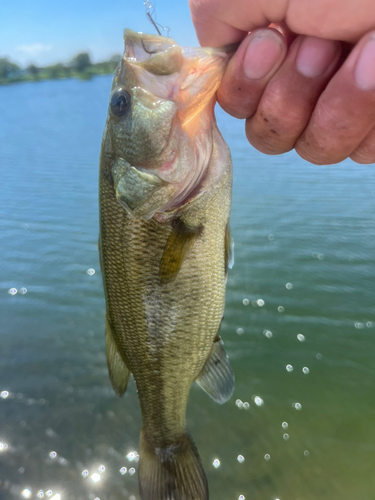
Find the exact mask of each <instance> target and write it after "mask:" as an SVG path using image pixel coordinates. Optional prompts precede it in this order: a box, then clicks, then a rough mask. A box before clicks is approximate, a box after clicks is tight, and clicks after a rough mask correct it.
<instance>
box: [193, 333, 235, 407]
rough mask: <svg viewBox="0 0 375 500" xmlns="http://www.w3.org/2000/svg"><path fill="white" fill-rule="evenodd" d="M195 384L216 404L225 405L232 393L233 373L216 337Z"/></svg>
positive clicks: (219, 340)
mask: <svg viewBox="0 0 375 500" xmlns="http://www.w3.org/2000/svg"><path fill="white" fill-rule="evenodd" d="M196 382H197V383H198V384H199V385H200V386H201V387H202V389H203V390H204V391H206V392H207V394H208V395H209V396H211V398H212V399H213V400H215V401H216V402H217V403H220V404H222V403H225V402H226V401H228V399H230V397H231V396H232V394H233V391H234V373H233V370H232V367H231V366H230V363H229V358H228V354H227V353H226V352H225V350H224V347H223V342H222V340H221V339H220V337H219V336H218V337H217V338H216V339H215V341H214V345H213V347H212V351H211V354H210V355H209V357H208V358H207V361H206V364H205V365H204V367H203V370H202V371H201V372H200V374H199V375H198V377H197V378H196Z"/></svg>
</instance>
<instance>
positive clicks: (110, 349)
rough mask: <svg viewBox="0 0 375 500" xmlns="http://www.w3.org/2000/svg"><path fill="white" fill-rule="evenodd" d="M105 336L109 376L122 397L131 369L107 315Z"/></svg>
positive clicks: (117, 392) (115, 389)
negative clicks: (126, 362)
mask: <svg viewBox="0 0 375 500" xmlns="http://www.w3.org/2000/svg"><path fill="white" fill-rule="evenodd" d="M105 338H106V348H107V364H108V371H109V377H110V379H111V382H112V387H113V389H114V391H115V393H116V394H117V396H119V397H122V396H123V395H124V393H125V391H126V386H127V385H128V381H129V377H130V371H129V369H128V368H127V366H126V365H125V363H124V361H123V359H122V357H121V354H120V352H119V350H118V347H117V345H116V342H115V339H114V337H113V333H112V329H111V326H110V324H109V321H108V318H107V316H106V317H105Z"/></svg>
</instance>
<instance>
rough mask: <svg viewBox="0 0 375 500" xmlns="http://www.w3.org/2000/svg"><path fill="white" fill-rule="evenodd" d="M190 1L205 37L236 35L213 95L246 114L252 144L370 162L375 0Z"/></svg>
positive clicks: (328, 159) (221, 41)
mask: <svg viewBox="0 0 375 500" xmlns="http://www.w3.org/2000/svg"><path fill="white" fill-rule="evenodd" d="M190 8H191V14H192V19H193V22H194V25H195V28H196V32H197V36H198V39H199V41H200V43H201V44H202V45H205V46H223V45H228V44H231V43H234V42H238V41H241V40H242V42H241V45H240V46H239V48H238V50H237V51H236V53H235V54H234V55H233V57H232V59H231V60H230V62H229V64H228V67H227V70H226V73H225V75H224V77H223V80H222V83H221V86H220V88H219V90H218V101H219V103H220V105H221V106H222V108H223V109H224V110H225V111H227V112H228V113H229V114H231V115H232V116H235V117H237V118H245V119H246V125H245V129H246V136H247V138H248V140H249V142H250V143H251V144H252V145H253V146H254V147H255V148H257V149H258V150H259V151H262V152H264V153H267V154H280V153H285V152H287V151H290V150H291V149H293V148H295V149H296V151H297V153H298V154H299V155H300V156H301V157H302V158H304V159H306V160H308V161H310V162H312V163H316V164H332V163H338V162H340V161H342V160H344V159H345V158H348V157H350V158H351V159H352V160H354V161H356V162H358V163H373V162H375V30H374V28H375V3H374V2H373V0H357V1H356V2H354V0H317V1H315V2H311V1H310V0H289V1H287V0H279V1H277V2H276V1H274V2H272V1H271V2H269V1H266V0H261V1H259V0H232V1H231V2H228V1H227V0H190ZM270 23H276V24H277V25H278V27H279V29H280V31H281V32H282V33H283V35H282V34H281V33H280V32H279V31H277V30H276V29H272V28H264V27H265V26H268V25H270ZM254 30H255V31H254ZM371 30H372V31H371ZM249 31H251V33H250V34H248V33H249ZM343 42H345V43H343Z"/></svg>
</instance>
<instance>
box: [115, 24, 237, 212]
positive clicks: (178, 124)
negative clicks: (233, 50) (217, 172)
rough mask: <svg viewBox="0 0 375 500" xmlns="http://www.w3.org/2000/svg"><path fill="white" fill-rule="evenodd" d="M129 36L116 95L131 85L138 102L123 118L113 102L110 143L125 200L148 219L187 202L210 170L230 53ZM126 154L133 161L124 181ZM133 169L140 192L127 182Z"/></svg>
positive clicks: (127, 206)
mask: <svg viewBox="0 0 375 500" xmlns="http://www.w3.org/2000/svg"><path fill="white" fill-rule="evenodd" d="M124 39H125V50H124V56H123V58H122V60H121V62H120V64H119V67H118V69H117V70H116V73H115V77H114V81H113V85H112V94H111V99H112V98H113V97H114V98H115V97H116V95H117V94H118V93H119V92H126V93H127V95H128V96H129V100H130V102H131V106H130V109H129V112H128V114H127V115H126V116H124V117H123V118H118V117H116V116H113V115H112V114H111V106H110V110H109V113H108V120H107V131H108V133H109V135H110V141H107V142H108V143H110V150H111V151H110V155H111V156H112V157H113V160H114V161H113V166H112V176H113V178H114V181H115V184H116V196H117V199H118V201H119V202H120V203H121V204H122V205H123V206H124V208H125V209H126V210H127V211H128V213H129V214H130V215H132V216H134V217H138V218H144V219H149V218H151V217H153V216H154V215H156V214H158V213H159V214H161V213H164V212H168V211H171V210H175V209H176V208H178V207H180V206H182V205H183V204H184V201H185V200H186V199H187V198H188V197H189V195H190V193H192V192H193V191H196V189H197V187H198V186H199V183H200V182H201V180H202V179H203V178H204V176H205V175H206V173H207V169H208V165H209V163H210V161H209V160H210V157H211V153H212V137H213V130H214V129H215V127H216V123H215V118H214V105H215V102H216V97H215V93H216V90H217V88H218V86H219V84H220V80H221V77H222V74H223V71H224V69H225V66H226V63H227V60H228V54H227V53H226V52H225V51H224V50H221V49H208V48H195V49H192V48H185V47H180V46H179V45H178V44H177V43H176V42H175V41H174V40H173V39H172V38H167V37H161V36H157V35H146V34H143V33H135V32H133V31H131V30H125V33H124ZM119 160H121V161H120V163H121V164H122V165H124V164H125V163H126V164H127V165H129V168H127V169H125V170H126V175H125V174H124V175H125V176H124V177H123V179H122V180H121V172H125V170H124V169H123V168H120V169H119V168H118V165H119ZM129 172H130V173H131V176H130V177H131V178H132V179H133V180H135V179H136V184H137V193H136V194H134V193H133V194H134V195H133V194H132V193H131V190H130V189H129V188H128V187H126V182H127V181H126V179H129ZM137 172H138V173H137ZM145 174H146V175H145ZM150 183H151V184H150ZM155 186H158V187H157V188H156V187H155Z"/></svg>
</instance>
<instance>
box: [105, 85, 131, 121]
mask: <svg viewBox="0 0 375 500" xmlns="http://www.w3.org/2000/svg"><path fill="white" fill-rule="evenodd" d="M110 106H111V111H112V113H113V114H114V115H115V116H118V117H119V118H121V117H123V116H125V115H126V113H127V112H128V110H129V108H130V95H129V94H128V92H126V90H123V89H118V90H116V91H115V92H113V94H112V96H111V102H110Z"/></svg>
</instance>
